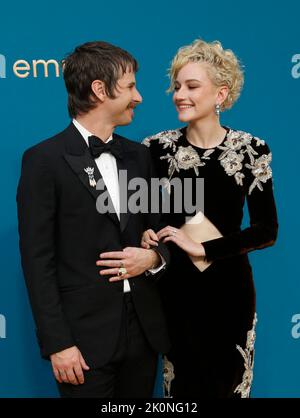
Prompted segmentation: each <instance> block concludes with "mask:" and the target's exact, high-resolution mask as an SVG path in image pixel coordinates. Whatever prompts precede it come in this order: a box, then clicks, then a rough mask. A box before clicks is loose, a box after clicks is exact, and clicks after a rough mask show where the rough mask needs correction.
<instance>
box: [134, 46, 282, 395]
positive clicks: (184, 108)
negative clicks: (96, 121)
mask: <svg viewBox="0 0 300 418" xmlns="http://www.w3.org/2000/svg"><path fill="white" fill-rule="evenodd" d="M170 78H171V87H170V89H171V90H172V91H174V96H173V101H174V104H175V106H176V110H177V112H178V115H179V120H180V121H181V122H184V123H185V124H186V126H185V127H184V128H181V129H175V130H170V131H163V132H160V133H158V134H157V135H154V136H151V137H148V138H146V139H145V140H144V144H145V145H147V146H148V147H149V149H150V151H151V154H152V157H153V161H154V164H155V166H156V169H157V172H158V175H159V177H160V178H167V179H168V181H171V180H172V179H174V178H175V177H178V178H180V179H181V180H183V179H185V178H193V181H194V183H193V185H194V188H195V187H196V182H195V179H196V178H203V179H204V214H205V216H206V217H207V218H208V219H209V220H210V221H211V222H212V223H213V224H214V225H215V226H216V227H217V228H218V230H219V231H220V232H221V234H222V237H220V238H216V239H212V240H209V241H206V242H202V243H197V242H195V241H193V240H192V239H191V238H189V236H188V235H187V234H186V233H184V232H182V231H181V230H180V229H179V228H180V227H181V226H182V225H183V224H184V223H185V222H186V216H191V214H190V213H186V212H185V210H184V209H183V210H182V212H181V213H175V212H173V213H168V214H164V215H163V220H164V224H165V225H168V226H166V227H164V228H162V229H161V230H160V231H159V232H157V231H156V232H157V233H155V232H154V231H151V230H148V231H145V233H144V235H143V239H142V245H143V246H144V247H146V248H147V246H149V245H151V244H155V241H156V240H158V239H161V240H163V241H164V242H169V243H170V248H171V251H172V262H171V266H170V268H169V269H168V271H167V272H166V274H165V276H164V277H163V279H162V280H161V282H160V286H161V292H162V297H163V301H164V305H165V310H166V314H167V319H168V323H169V330H170V335H171V340H172V350H171V352H170V353H169V354H168V359H165V366H166V368H165V385H166V386H165V387H166V388H167V389H169V393H167V396H172V397H190V398H191V397H197V398H223V397H248V396H249V394H250V389H251V383H252V377H253V361H254V341H255V324H256V312H255V289H254V284H253V278H252V271H251V266H250V264H249V261H248V255H247V254H248V252H249V251H252V250H256V249H261V248H265V247H267V246H270V245H272V244H274V242H275V240H276V237H277V229H278V225H277V215H276V208H275V202H274V197H273V185H272V170H271V168H270V162H271V152H270V149H269V147H268V146H267V144H266V143H265V142H264V141H263V140H261V139H259V138H257V137H255V136H253V135H251V134H249V133H246V132H244V131H240V130H235V129H231V128H228V127H225V126H222V125H221V124H220V121H219V113H220V111H222V110H225V109H229V108H230V107H231V106H232V105H233V103H234V102H235V101H236V100H237V98H238V97H239V94H240V90H241V88H242V85H243V74H242V71H241V68H240V65H239V62H238V60H237V58H236V57H235V55H234V54H233V52H232V51H230V50H224V49H223V48H222V45H221V44H220V43H219V42H212V43H206V42H204V41H202V40H196V41H194V42H193V43H192V44H191V45H188V46H186V47H183V48H181V49H179V51H178V53H177V54H176V56H175V57H174V59H173V62H172V65H171V68H170ZM168 181H167V182H165V184H166V188H168ZM195 192H196V190H195V189H194V193H195ZM169 193H171V201H172V193H173V188H170V191H169ZM245 200H246V201H247V205H248V210H249V217H250V225H249V227H247V228H245V229H241V223H242V218H243V208H244V203H245ZM171 207H172V206H171ZM190 256H194V257H200V258H201V257H202V258H203V257H205V259H206V260H207V261H212V264H211V265H210V266H209V267H208V268H207V269H206V270H204V271H202V272H201V271H200V270H199V269H198V268H197V267H196V266H195V265H194V264H193V263H192V262H191V259H190ZM170 367H171V368H173V367H174V375H173V373H172V369H171V368H170Z"/></svg>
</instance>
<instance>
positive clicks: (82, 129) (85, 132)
mask: <svg viewBox="0 0 300 418" xmlns="http://www.w3.org/2000/svg"><path fill="white" fill-rule="evenodd" d="M72 122H73V124H74V126H75V128H77V129H78V131H79V132H80V134H81V135H82V136H83V138H84V140H85V142H86V144H87V146H89V136H92V135H93V134H92V133H91V132H89V131H88V130H87V129H86V128H85V127H84V126H82V125H81V124H80V123H79V122H78V121H77V120H76V119H73V120H72ZM112 139H113V136H112V134H111V135H110V137H109V138H108V140H107V141H105V142H109V141H111V140H112Z"/></svg>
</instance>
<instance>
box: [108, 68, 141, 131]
mask: <svg viewBox="0 0 300 418" xmlns="http://www.w3.org/2000/svg"><path fill="white" fill-rule="evenodd" d="M115 96H116V97H115V99H111V98H109V97H107V98H106V100H105V107H106V112H107V115H108V117H109V118H110V119H111V122H112V123H113V125H114V126H122V125H128V124H129V123H131V122H132V119H133V116H134V108H135V107H136V106H137V105H138V104H140V103H141V102H142V96H141V95H140V93H139V92H138V90H137V88H136V81H135V73H134V72H132V71H128V70H127V71H126V73H124V74H123V75H122V76H121V78H119V80H118V82H117V87H116V90H115Z"/></svg>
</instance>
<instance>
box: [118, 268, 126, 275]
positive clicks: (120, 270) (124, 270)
mask: <svg viewBox="0 0 300 418" xmlns="http://www.w3.org/2000/svg"><path fill="white" fill-rule="evenodd" d="M125 274H127V270H126V268H125V267H119V270H118V276H119V277H121V276H123V275H125Z"/></svg>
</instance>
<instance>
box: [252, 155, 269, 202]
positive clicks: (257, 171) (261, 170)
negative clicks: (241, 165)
mask: <svg viewBox="0 0 300 418" xmlns="http://www.w3.org/2000/svg"><path fill="white" fill-rule="evenodd" d="M271 161H272V153H271V152H270V153H269V154H268V155H266V154H263V155H262V156H261V157H259V158H257V159H256V160H254V162H253V164H252V165H251V164H246V167H247V168H249V169H250V170H251V172H252V174H253V176H254V180H253V182H252V184H251V186H250V188H249V194H251V192H252V190H253V189H254V188H255V187H256V186H257V187H258V188H259V190H260V191H262V190H263V186H262V184H261V183H266V182H267V181H268V180H269V179H270V178H271V177H272V169H271V167H270V163H271Z"/></svg>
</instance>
